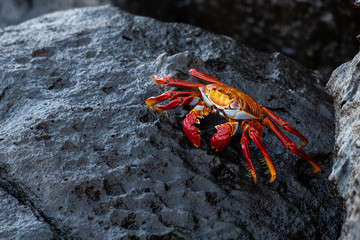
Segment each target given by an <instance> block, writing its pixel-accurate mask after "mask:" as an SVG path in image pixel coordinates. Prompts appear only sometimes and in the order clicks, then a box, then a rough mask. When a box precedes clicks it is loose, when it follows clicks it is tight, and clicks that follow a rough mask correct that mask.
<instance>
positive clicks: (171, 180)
mask: <svg viewBox="0 0 360 240" xmlns="http://www.w3.org/2000/svg"><path fill="white" fill-rule="evenodd" d="M190 68H197V69H199V70H201V71H205V72H208V73H210V74H213V75H216V76H217V77H218V78H219V79H221V80H222V81H224V82H225V83H226V84H229V85H231V86H234V87H237V88H239V89H241V90H243V91H245V92H247V93H248V94H250V95H252V96H253V97H254V98H255V99H256V100H258V101H259V102H260V103H261V104H264V105H265V106H268V107H269V108H271V109H273V110H274V111H275V112H277V113H278V114H279V115H281V116H282V117H283V118H284V119H286V120H287V121H289V122H290V123H291V124H292V125H293V126H294V127H296V128H298V129H299V130H300V131H302V132H303V133H304V134H305V135H306V136H307V137H308V138H309V140H310V143H309V145H308V146H307V147H306V148H305V150H306V151H307V152H308V153H309V154H310V155H311V156H313V157H314V158H315V159H316V160H317V161H318V162H319V164H320V165H321V166H322V167H323V170H324V171H323V172H322V173H319V174H316V175H314V174H312V168H311V166H310V165H309V164H308V163H307V162H306V161H305V160H304V159H301V158H299V157H297V156H295V155H293V154H290V153H288V152H287V151H286V149H285V148H284V147H283V146H282V145H281V143H280V142H279V141H278V140H277V139H276V137H275V136H274V135H272V134H271V133H270V132H268V131H266V130H265V137H264V142H265V144H266V145H267V147H268V149H269V152H270V154H271V156H272V157H273V160H274V164H275V166H276V168H277V171H278V178H277V180H276V181H275V182H274V183H273V184H269V183H268V180H269V176H267V175H266V174H265V171H266V169H264V168H262V167H261V164H260V162H259V161H258V159H260V158H261V154H260V152H259V151H258V150H257V149H256V148H255V147H252V148H251V151H252V158H253V160H254V164H255V168H256V169H257V171H258V174H259V184H258V185H254V183H253V181H252V179H251V177H250V176H249V173H248V171H247V167H246V165H247V164H246V161H245V159H244V157H243V155H242V153H241V149H240V144H239V141H240V137H241V134H240V133H238V134H236V135H235V136H234V138H233V141H232V143H231V144H230V146H229V148H227V149H226V150H224V151H223V152H220V153H216V152H214V151H212V150H211V148H210V138H211V135H212V134H213V133H214V126H215V125H217V124H219V123H221V122H224V119H221V118H218V117H216V116H209V117H207V118H206V119H204V120H203V121H202V124H201V126H200V128H201V130H202V133H203V134H202V138H203V144H202V146H201V147H200V148H195V147H194V146H192V145H191V143H190V142H189V141H188V139H187V138H186V137H185V134H184V133H183V132H182V120H183V118H184V117H185V115H186V113H187V112H188V111H189V109H187V108H178V109H177V110H174V111H171V112H170V113H169V114H162V115H160V114H156V113H154V112H151V111H150V110H149V109H148V108H147V106H146V105H145V103H144V101H145V99H146V98H148V97H150V96H152V95H157V94H159V93H160V91H159V89H158V88H157V87H156V86H155V84H154V83H153V81H152V80H151V75H153V74H157V75H163V76H173V77H177V78H182V79H187V78H188V76H187V75H186V74H184V72H185V73H186V72H187V70H188V69H190ZM0 80H1V81H0V100H1V101H0V116H1V117H0V123H1V124H0V126H1V128H0V138H1V142H0V176H1V181H0V187H1V188H3V189H4V190H5V191H6V192H7V193H8V194H11V195H12V196H13V197H15V198H17V199H19V202H20V203H22V204H23V205H24V207H28V208H30V209H31V210H32V212H33V213H34V215H35V216H38V219H39V221H42V222H43V223H44V224H46V225H47V226H48V229H51V232H52V234H49V236H48V239H51V238H53V237H54V238H60V239H72V238H73V239H104V238H105V239H106V238H107V239H230V238H233V239H266V238H267V239H283V238H288V239H295V238H297V239H315V238H316V239H337V237H338V236H339V234H340V229H341V225H342V223H343V218H344V215H343V209H342V203H341V202H340V201H339V200H338V199H337V198H335V197H334V196H333V195H332V194H331V191H330V190H329V186H328V182H327V177H328V174H329V172H330V170H331V166H332V157H331V152H332V150H333V148H334V125H333V122H334V117H333V111H332V103H331V100H330V99H329V98H328V96H327V95H326V93H325V91H324V89H323V87H322V84H321V76H320V75H319V74H317V73H316V72H313V71H310V70H308V69H306V68H304V67H302V66H301V65H300V64H298V63H296V62H294V61H293V60H290V59H289V58H287V57H284V56H283V55H282V54H279V53H274V54H264V53H259V52H256V51H254V50H251V49H249V48H247V47H245V46H243V45H239V44H237V43H236V41H234V40H232V39H230V38H228V37H225V36H218V35H214V34H211V33H208V32H206V31H204V30H202V29H200V28H196V27H193V26H189V25H184V24H176V23H172V24H169V23H161V22H158V21H155V20H153V19H149V18H144V17H135V16H133V15H131V14H128V13H125V12H121V11H120V12H119V11H118V10H117V9H115V8H112V7H98V8H87V9H76V10H71V11H64V12H57V13H53V14H49V15H45V16H42V17H39V18H36V19H33V20H30V21H28V22H25V23H23V24H20V25H17V26H12V27H7V28H5V29H4V30H0ZM5 197H6V196H5ZM20 200H21V201H20ZM2 201H3V200H2ZM14 211H17V212H18V213H19V212H20V211H18V210H14ZM19 215H21V213H19ZM6 218H7V216H6V215H4V213H3V212H1V213H0V221H3V219H6ZM0 229H1V230H0V231H1V232H3V233H4V234H8V233H9V232H11V231H12V229H9V228H8V227H7V226H6V225H5V226H3V225H1V226H0ZM45 230H46V229H45ZM45 230H44V228H39V236H40V234H42V233H44V232H45ZM31 236H32V235H28V236H27V238H31ZM24 238H26V236H24Z"/></svg>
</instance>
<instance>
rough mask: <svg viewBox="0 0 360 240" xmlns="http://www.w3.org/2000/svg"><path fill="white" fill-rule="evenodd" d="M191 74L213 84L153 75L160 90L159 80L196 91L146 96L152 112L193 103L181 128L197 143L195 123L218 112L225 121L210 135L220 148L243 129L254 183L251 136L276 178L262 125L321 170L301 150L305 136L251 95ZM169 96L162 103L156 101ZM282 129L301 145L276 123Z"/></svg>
mask: <svg viewBox="0 0 360 240" xmlns="http://www.w3.org/2000/svg"><path fill="white" fill-rule="evenodd" d="M189 73H190V75H191V76H193V77H196V78H199V79H201V80H204V81H207V82H210V83H212V84H209V85H206V84H202V83H195V82H187V81H183V80H179V79H175V78H171V77H158V76H153V77H152V79H153V81H154V82H155V83H156V85H157V86H158V87H159V88H160V89H161V90H162V87H161V84H162V85H164V86H171V87H179V88H190V89H196V91H167V92H164V93H163V94H161V95H159V96H157V97H150V98H148V99H147V100H146V102H145V103H146V104H147V105H148V106H149V108H150V109H151V110H153V111H155V112H159V113H161V112H162V111H164V110H169V109H173V108H175V107H177V106H183V105H192V106H195V107H194V108H193V109H192V110H191V111H190V113H189V114H187V115H186V118H185V119H184V122H183V129H184V132H185V134H186V136H187V137H188V138H189V140H190V141H191V142H192V143H193V144H194V145H195V146H196V147H199V146H200V142H201V140H200V135H199V132H200V131H199V129H198V128H197V127H195V126H194V124H199V123H200V120H199V119H200V118H203V117H204V116H207V115H209V114H210V113H215V114H220V115H221V116H223V117H225V118H226V119H227V120H228V122H226V123H224V124H221V125H218V126H216V129H217V133H215V134H214V136H213V137H212V139H211V142H210V143H211V147H212V148H213V149H216V151H221V150H223V149H224V148H226V147H227V146H228V145H229V144H230V140H231V136H233V135H234V134H235V132H236V130H237V129H238V128H239V127H240V128H241V129H242V130H243V135H242V137H241V148H242V151H243V153H244V156H245V158H246V160H247V162H248V164H249V167H250V172H251V175H252V176H253V178H254V182H255V184H256V183H257V176H256V171H255V168H254V166H253V163H252V161H251V158H250V150H249V145H250V141H251V140H252V141H253V142H254V143H255V145H256V146H257V147H258V148H259V150H260V151H261V153H262V154H263V156H264V158H265V161H266V163H267V165H268V167H269V170H270V174H271V178H270V183H272V182H273V181H275V179H276V170H275V167H274V164H273V162H272V161H271V158H270V155H269V153H268V151H267V150H266V147H265V145H264V143H263V142H262V140H261V139H262V136H263V131H262V126H265V127H267V128H269V129H271V131H272V132H273V133H274V134H275V135H276V136H277V137H278V138H279V140H280V141H281V142H282V144H284V146H285V147H286V149H287V150H289V151H290V152H292V153H295V154H296V155H298V156H300V157H302V158H305V159H306V160H307V161H308V162H309V163H310V164H311V165H312V166H313V168H314V173H317V172H319V171H321V167H320V166H319V165H318V164H317V163H316V161H315V160H314V159H313V158H311V157H310V156H309V155H308V154H307V153H306V152H305V151H303V150H301V149H300V148H301V147H304V146H305V145H306V144H307V143H308V140H307V139H306V137H305V136H304V135H302V134H301V133H300V131H299V130H297V129H295V128H294V127H292V126H290V124H289V123H287V122H285V121H284V120H283V119H281V118H280V117H279V116H277V115H276V114H275V113H273V112H272V111H270V110H269V109H268V108H266V107H264V106H262V105H259V104H258V103H257V102H256V101H255V100H254V99H253V98H252V97H250V96H249V95H247V94H246V93H243V92H241V91H239V90H238V89H236V88H233V87H230V86H227V85H225V84H224V83H222V82H220V81H219V80H218V79H217V78H216V77H214V76H211V75H208V74H206V73H202V72H200V71H197V70H195V69H191V70H190V71H189ZM166 100H170V102H169V103H167V104H165V105H159V103H161V102H163V101H166ZM277 125H279V126H280V127H281V128H283V129H284V130H286V131H288V132H290V133H292V134H295V135H296V136H298V137H299V138H300V139H301V142H302V144H301V146H300V147H299V148H298V147H297V146H296V144H295V143H293V142H292V141H291V140H290V139H289V138H288V137H287V136H286V135H285V134H284V133H283V132H282V131H281V130H280V129H279V127H278V126H277Z"/></svg>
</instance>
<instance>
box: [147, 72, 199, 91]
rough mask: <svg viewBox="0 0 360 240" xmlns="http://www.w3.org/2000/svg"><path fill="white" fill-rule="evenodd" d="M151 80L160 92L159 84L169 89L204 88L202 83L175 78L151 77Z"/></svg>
mask: <svg viewBox="0 0 360 240" xmlns="http://www.w3.org/2000/svg"><path fill="white" fill-rule="evenodd" d="M152 80H153V81H154V82H155V83H156V85H157V86H158V87H159V88H160V89H161V90H162V87H161V84H163V85H165V86H170V87H180V88H195V87H203V86H206V85H205V84H203V83H194V82H188V81H184V80H180V79H176V78H171V77H159V76H155V75H154V76H152Z"/></svg>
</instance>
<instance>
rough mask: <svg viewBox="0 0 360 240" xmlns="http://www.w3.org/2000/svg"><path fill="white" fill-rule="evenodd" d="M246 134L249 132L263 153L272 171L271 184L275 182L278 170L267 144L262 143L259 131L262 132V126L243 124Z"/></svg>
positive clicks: (253, 123)
mask: <svg viewBox="0 0 360 240" xmlns="http://www.w3.org/2000/svg"><path fill="white" fill-rule="evenodd" d="M242 128H243V130H244V132H245V131H248V133H249V136H250V138H251V139H252V140H253V142H254V143H255V145H256V146H257V147H258V149H259V150H260V151H261V153H262V155H263V156H264V158H265V161H266V164H267V165H268V168H269V170H270V175H271V178H270V181H269V182H270V183H272V182H274V181H275V179H276V170H275V167H274V163H273V162H272V160H271V157H270V155H269V153H268V151H267V149H266V146H265V144H264V143H263V142H262V141H261V135H260V133H259V131H261V124H260V123H258V122H249V123H248V124H243V126H242Z"/></svg>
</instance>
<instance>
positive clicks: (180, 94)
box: [145, 91, 201, 112]
mask: <svg viewBox="0 0 360 240" xmlns="http://www.w3.org/2000/svg"><path fill="white" fill-rule="evenodd" d="M200 95H201V93H200V92H184V91H167V92H164V93H163V94H161V95H159V96H156V97H150V98H148V99H146V101H145V103H146V105H148V107H149V108H150V109H151V110H153V111H155V112H162V111H163V110H167V109H173V108H175V107H176V106H181V105H185V104H188V103H189V100H190V98H188V99H189V100H187V99H186V100H185V99H184V97H193V101H194V102H193V103H194V104H191V102H190V105H195V102H196V100H197V102H198V101H199V98H197V96H200ZM177 98H180V99H182V101H181V100H180V101H179V100H178V101H176V102H177V103H178V104H177V105H176V104H175V102H174V103H172V105H171V104H170V103H169V104H170V105H169V104H167V105H160V106H156V104H158V103H160V102H163V101H166V100H172V99H177ZM180 103H181V105H179V104H180ZM165 106H167V107H165ZM171 106H173V107H172V108H171Z"/></svg>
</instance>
